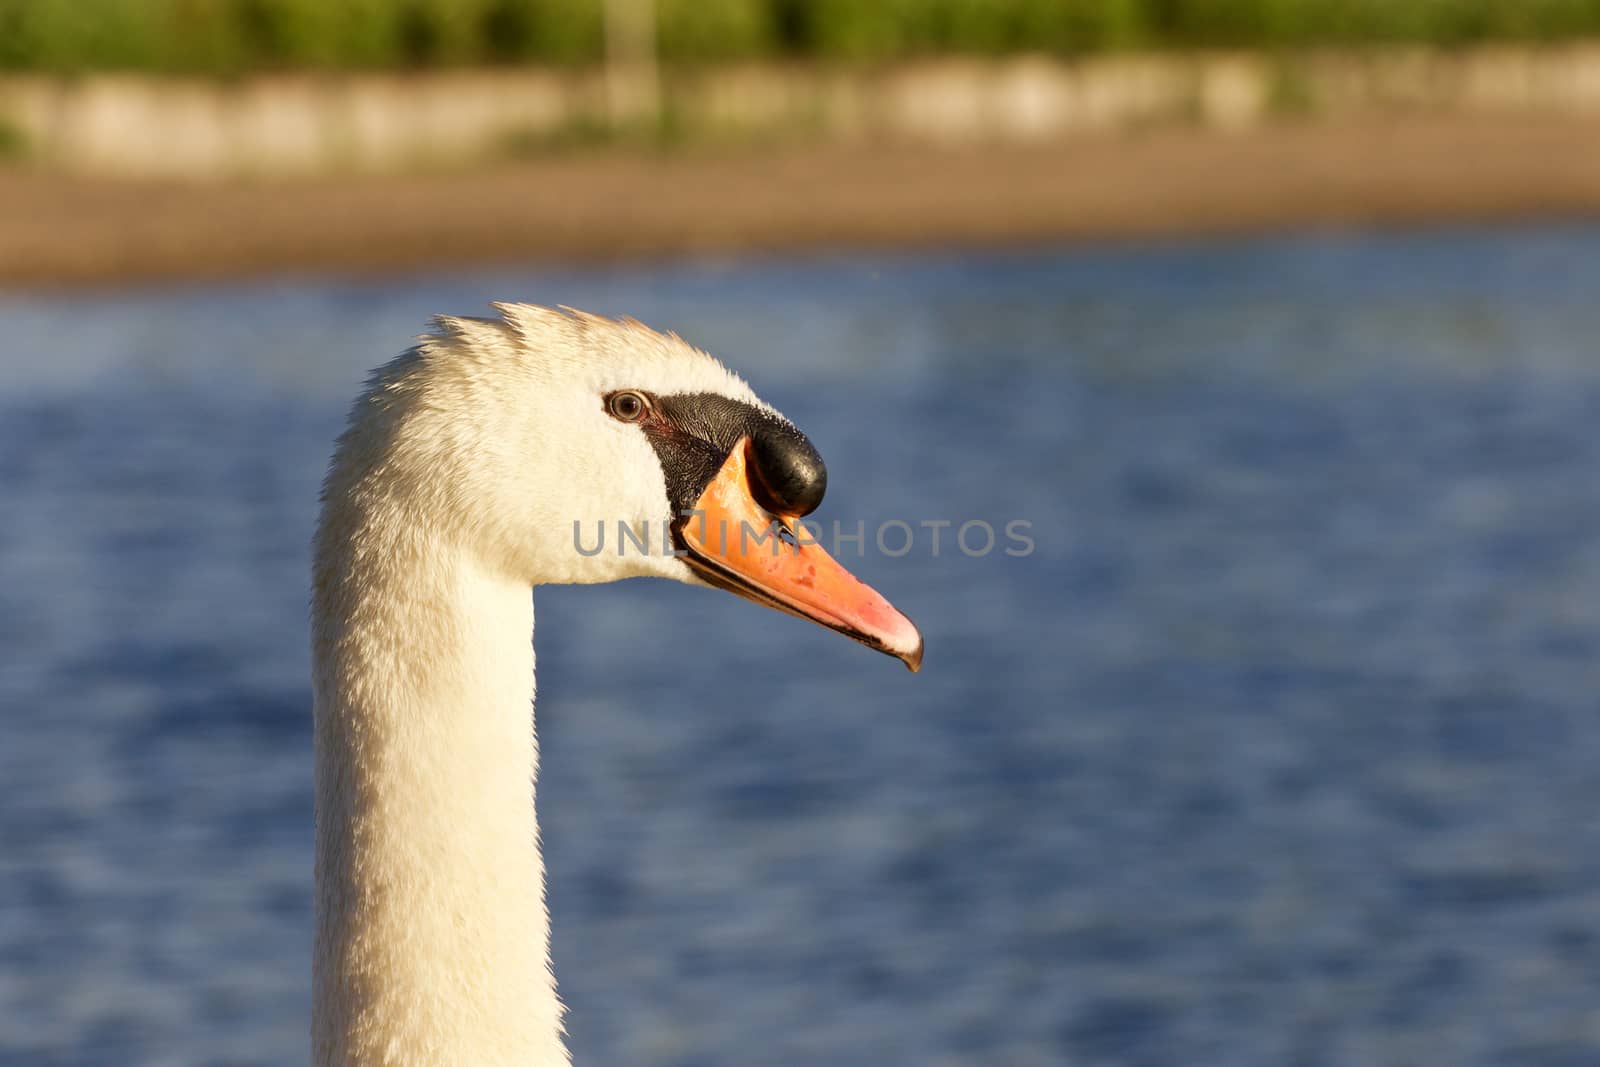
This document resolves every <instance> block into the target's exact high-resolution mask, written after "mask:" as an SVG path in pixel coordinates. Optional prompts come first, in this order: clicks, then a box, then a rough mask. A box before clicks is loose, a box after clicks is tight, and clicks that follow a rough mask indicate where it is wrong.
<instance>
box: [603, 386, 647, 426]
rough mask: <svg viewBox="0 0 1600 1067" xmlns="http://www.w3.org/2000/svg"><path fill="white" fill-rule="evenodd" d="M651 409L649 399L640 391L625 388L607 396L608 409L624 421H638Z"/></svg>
mask: <svg viewBox="0 0 1600 1067" xmlns="http://www.w3.org/2000/svg"><path fill="white" fill-rule="evenodd" d="M649 410H650V403H649V401H647V400H645V398H644V396H643V395H642V394H640V393H635V392H633V391H631V390H623V391H622V392H620V393H612V394H611V395H610V396H608V397H606V411H607V412H609V413H610V415H611V417H612V418H614V419H619V420H621V421H622V422H638V421H639V420H640V419H642V418H644V415H645V412H647V411H649Z"/></svg>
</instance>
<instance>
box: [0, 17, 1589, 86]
mask: <svg viewBox="0 0 1600 1067" xmlns="http://www.w3.org/2000/svg"><path fill="white" fill-rule="evenodd" d="M603 2H604V0H0V70H6V69H9V70H45V71H58V72H81V71H90V70H133V71H160V72H173V73H202V74H215V75H228V74H237V73H243V72H249V71H255V70H283V69H337V70H361V69H415V68H431V67H449V66H465V65H482V64H489V65H496V64H516V63H542V64H579V63H590V62H594V61H596V60H597V59H599V58H600V57H601V55H602V53H603V50H604V38H605V35H604V19H603ZM656 5H657V28H658V41H659V46H660V50H661V55H662V57H663V59H664V60H666V61H667V62H669V63H683V64H690V63H701V62H715V61H722V60H734V59H763V58H772V57H780V56H781V57H802V58H815V59H823V60H835V61H846V62H879V61H885V60H892V59H898V58H904V57H908V56H923V55H941V54H978V55H992V54H1000V53H1009V52H1017V51H1039V52H1048V53H1055V54H1061V55H1083V54H1095V53H1102V52H1108V51H1115V50H1119V49H1128V48H1152V49H1178V48H1192V47H1254V48H1298V47H1307V46H1317V45H1343V46H1350V45H1357V46H1359V45H1366V44H1377V43H1390V44H1407V43H1410V44H1427V45H1439V46H1455V45H1463V44H1470V43H1476V42H1483V41H1548V40H1564V39H1571V38H1576V37H1581V36H1586V35H1600V0H656Z"/></svg>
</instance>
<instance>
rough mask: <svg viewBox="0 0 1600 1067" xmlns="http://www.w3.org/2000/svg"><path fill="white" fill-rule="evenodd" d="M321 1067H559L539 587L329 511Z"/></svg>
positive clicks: (316, 986) (320, 740)
mask: <svg viewBox="0 0 1600 1067" xmlns="http://www.w3.org/2000/svg"><path fill="white" fill-rule="evenodd" d="M314 584H315V592H314V598H313V599H314V604H313V616H314V617H313V630H314V633H313V674H314V684H315V699H316V727H315V740H316V803H317V828H316V829H317V840H316V925H317V931H316V947H315V960H314V966H313V972H314V973H313V996H314V1008H313V1045H314V1061H315V1062H316V1063H317V1064H319V1065H328V1064H340V1065H363V1064H378V1063H386V1064H387V1063H440V1064H448V1063H460V1064H481V1065H495V1064H511V1063H516V1064H532V1065H564V1064H566V1063H568V1055H567V1053H566V1050H565V1048H564V1045H563V1042H562V1040H561V1008H560V1004H559V1001H558V1000H557V997H556V991H555V982H554V978H553V977H552V974H551V971H550V966H549V921H548V915H547V912H546V908H545V901H544V868H543V864H542V861H541V859H540V854H539V848H538V826H537V821H536V817H535V810H534V781H535V777H536V774H537V768H538V747H537V741H536V738H535V734H534V726H533V716H532V703H531V702H532V697H533V686H534V679H533V647H532V641H531V633H532V627H533V603H532V595H531V593H530V591H529V588H528V586H527V585H526V584H524V583H519V582H516V581H514V580H511V579H509V578H505V577H503V576H498V575H495V574H492V573H490V572H488V571H487V570H486V569H484V568H482V567H481V566H479V565H477V564H476V563H475V562H474V561H473V560H472V558H471V557H469V556H468V555H466V554H464V553H462V552H459V551H456V550H453V549H451V548H450V547H449V546H448V545H447V544H444V543H442V542H441V541H437V540H433V539H431V538H430V537H429V536H428V535H427V534H426V533H425V532H419V531H417V530H415V529H404V528H400V529H396V528H393V524H389V526H388V527H386V525H385V524H384V523H381V522H374V521H372V520H371V519H370V518H367V517H361V516H355V517H351V516H341V515H336V514H335V515H330V514H327V513H325V514H324V521H323V527H322V530H321V532H320V533H319V543H318V552H317V561H316V565H315V574H314Z"/></svg>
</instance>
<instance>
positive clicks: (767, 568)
mask: <svg viewBox="0 0 1600 1067" xmlns="http://www.w3.org/2000/svg"><path fill="white" fill-rule="evenodd" d="M749 448H750V439H749V438H748V437H746V438H745V439H743V440H742V441H740V442H739V443H738V444H737V445H735V446H734V447H733V451H732V452H731V453H729V455H728V458H727V461H726V462H724V463H723V465H722V469H721V470H720V471H718V472H717V474H716V477H714V478H712V479H711V484H709V485H707V486H706V488H705V491H704V492H703V493H701V494H700V499H699V501H697V502H696V504H695V510H694V511H693V512H692V513H691V514H690V515H688V516H687V517H685V518H681V519H679V521H678V524H677V526H676V529H677V531H678V535H679V537H680V538H681V539H682V541H683V544H684V545H685V546H686V547H687V548H688V550H689V551H688V554H687V555H686V556H685V557H684V562H686V563H688V564H689V566H690V567H692V568H693V569H694V571H695V573H696V574H698V575H699V576H700V578H701V579H702V580H704V581H705V582H707V583H708V584H710V585H714V586H717V587H718V588H721V589H726V590H728V591H729V592H733V593H737V594H739V595H740V596H742V597H744V598H745V599H747V600H753V601H755V602H756V603H757V604H765V605H766V606H768V607H771V608H777V609H778V610H779V611H785V612H788V613H789V614H790V615H797V616H799V617H800V618H802V619H810V620H811V621H812V622H815V623H819V624H821V625H823V626H826V627H827V628H828V629H830V630H837V631H839V632H840V633H842V634H844V635H845V636H846V637H849V638H853V639H854V640H857V641H860V642H861V643H862V644H864V645H866V646H867V647H868V648H875V649H877V650H878V651H879V652H885V653H887V654H889V655H891V656H895V657H897V658H898V659H900V660H902V661H904V662H905V665H906V666H907V667H910V668H911V669H912V670H913V671H915V670H918V669H920V668H921V667H922V634H921V633H919V632H918V631H917V627H916V625H915V624H913V623H912V621H911V620H910V619H908V618H906V617H905V616H904V615H902V614H900V612H898V611H896V610H895V608H894V605H892V604H890V603H889V602H888V601H887V600H885V599H884V598H883V597H882V596H880V595H879V594H878V593H877V592H876V591H875V590H874V589H872V587H870V586H868V585H866V584H865V583H864V582H862V581H860V580H859V579H858V578H856V576H855V575H853V574H851V573H850V572H849V571H847V570H845V569H844V568H843V567H841V566H840V565H839V563H838V562H837V561H836V560H834V558H833V557H832V556H830V555H828V554H827V553H826V552H824V551H823V550H822V547H821V546H820V545H818V544H817V543H816V542H814V541H811V540H809V539H807V538H806V536H805V532H804V530H803V529H802V530H800V531H799V532H798V533H797V532H796V530H795V521H796V520H797V519H798V518H799V516H798V515H777V514H774V513H772V512H770V511H767V510H766V509H765V508H763V507H762V506H761V505H760V504H758V503H756V499H755V494H754V493H753V491H752V488H751V484H750V470H749V462H748V459H747V453H748V450H749Z"/></svg>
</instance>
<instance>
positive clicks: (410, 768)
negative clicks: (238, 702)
mask: <svg viewBox="0 0 1600 1067" xmlns="http://www.w3.org/2000/svg"><path fill="white" fill-rule="evenodd" d="M496 307H497V309H498V310H499V312H500V314H501V316H502V317H501V318H500V319H475V318H440V319H438V320H437V325H438V332H437V333H434V334H430V335H427V336H425V337H423V338H422V339H421V340H420V343H419V344H418V345H417V346H416V347H415V348H414V349H413V350H411V351H410V352H408V353H407V354H405V355H403V356H401V357H399V358H398V359H396V360H394V361H392V362H391V363H389V364H388V365H386V366H385V367H383V368H381V369H380V370H378V371H377V372H376V373H375V374H374V375H373V378H372V380H371V382H370V383H369V385H368V388H367V390H366V392H365V393H364V394H363V395H362V397H361V398H360V399H359V400H358V401H357V402H356V404H355V405H354V407H353V408H352V412H351V420H350V427H349V429H348V430H347V431H346V433H345V434H344V436H343V437H341V438H340V441H339V445H338V448H337V451H336V453H335V456H334V459H333V463H332V466H331V468H330V470H329V473H328V478H327V481H326V483H325V485H324V503H323V512H322V518H321V522H320V524H319V528H318V532H317V540H316V546H315V552H316V559H315V563H314V566H313V586H314V589H313V603H312V616H313V618H312V652H313V682H314V691H315V700H316V787H317V893H316V915H317V938H316V950H315V965H314V968H313V971H314V998H315V1006H314V1022H313V1047H314V1059H315V1062H316V1063H317V1064H319V1065H332V1064H340V1065H367V1064H461V1065H464V1067H498V1065H501V1064H505V1065H510V1064H518V1065H522V1067H550V1065H564V1064H566V1063H567V1059H568V1058H567V1054H566V1051H565V1049H564V1047H563V1045H562V1042H561V1036H560V1034H561V1022H560V1018H561V1008H560V1004H559V1002H558V1001H557V999H556V993H555V983H554V979H553V977H552V976H551V974H550V971H549V965H548V936H549V935H548V920H547V917H546V913H545V907H544V870H543V866H542V863H541V861H540V857H539V851H538V845H537V835H538V829H537V823H536V821H535V817H534V807H533V795H532V782H533V779H534V776H535V774H536V770H537V763H538V750H537V745H536V743H535V740H534V735H533V728H532V717H531V713H530V708H531V700H532V695H533V653H532V648H531V645H530V642H529V633H530V631H531V629H532V625H533V610H532V603H531V597H530V595H529V592H528V587H529V586H530V585H534V584H538V583H541V582H599V581H611V580H614V579H617V578H623V577H629V576H632V575H637V574H656V575H662V576H666V577H673V578H678V579H682V580H688V578H689V572H688V569H687V568H686V567H684V566H683V564H682V563H681V562H680V561H679V560H677V559H675V558H671V557H670V556H668V555H666V554H664V553H659V554H649V555H647V554H644V553H639V552H630V553H629V554H627V555H626V556H625V557H619V556H617V555H614V554H611V553H602V554H599V555H584V554H583V553H580V552H579V551H577V545H576V544H575V540H574V536H575V526H574V524H575V523H578V524H582V525H584V526H586V527H587V528H590V529H592V528H593V527H594V524H595V523H596V522H603V523H605V524H607V525H612V524H614V523H616V522H618V521H622V522H625V523H628V524H629V525H632V526H637V525H639V524H641V523H642V524H645V525H647V527H648V528H649V529H652V530H655V529H664V528H665V524H666V523H667V522H669V521H670V519H671V518H672V516H671V515H670V513H669V505H668V502H667V498H666V491H665V485H664V480H663V476H662V471H661V467H660V464H659V461H658V460H657V458H656V455H655V453H654V451H653V450H652V448H651V447H650V445H649V443H648V441H647V440H646V439H645V437H644V435H643V434H642V433H640V432H639V429H638V427H636V426H629V425H625V424H622V423H619V422H617V421H616V420H614V419H612V418H610V417H609V416H608V415H607V414H606V412H605V408H604V403H603V398H604V396H605V395H606V394H607V393H609V392H611V391H613V390H617V389H639V390H644V391H647V392H652V393H656V394H660V395H670V394H675V393H695V392H714V393H721V394H723V395H726V396H729V397H731V398H734V399H737V400H742V401H745V402H748V403H757V404H759V403H760V402H759V401H758V400H757V399H756V398H755V396H754V395H753V394H752V393H751V391H750V388H749V387H748V386H747V385H745V383H744V382H743V381H741V380H740V379H739V378H738V377H736V376H735V375H733V374H731V373H729V372H728V371H727V370H726V369H724V368H723V367H722V365H721V364H719V363H718V362H717V361H716V360H714V359H712V358H711V357H710V356H708V355H706V354H705V353H704V352H701V351H699V350H697V349H695V348H693V347H691V346H690V345H688V344H686V343H685V342H683V341H682V340H680V339H679V338H678V337H676V336H674V335H664V334H660V333H656V332H655V331H652V330H650V329H648V328H646V327H645V326H642V325H640V324H639V323H637V322H633V321H631V320H624V321H621V322H615V321H611V320H607V319H602V318H598V317H596V316H593V315H588V314H584V313H582V312H577V311H572V310H551V309H549V308H540V307H532V306H528V305H523V304H502V305H496ZM769 410H770V409H769Z"/></svg>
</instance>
